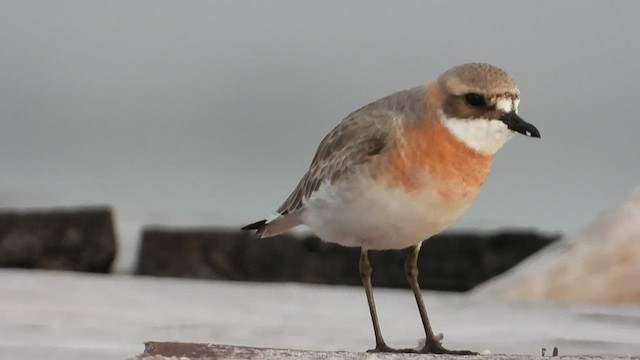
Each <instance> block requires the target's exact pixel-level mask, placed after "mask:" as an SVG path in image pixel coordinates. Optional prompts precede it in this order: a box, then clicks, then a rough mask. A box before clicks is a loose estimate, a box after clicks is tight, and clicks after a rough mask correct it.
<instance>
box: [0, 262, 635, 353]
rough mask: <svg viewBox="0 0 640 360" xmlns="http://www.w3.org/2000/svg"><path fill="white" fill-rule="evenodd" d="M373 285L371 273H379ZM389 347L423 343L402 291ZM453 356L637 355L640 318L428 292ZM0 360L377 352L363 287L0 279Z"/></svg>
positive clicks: (630, 310)
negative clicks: (148, 344) (155, 352)
mask: <svg viewBox="0 0 640 360" xmlns="http://www.w3.org/2000/svg"><path fill="white" fill-rule="evenodd" d="M374 280H375V274H374ZM374 291H375V295H376V301H377V303H378V310H379V313H380V318H381V325H382V331H383V333H384V335H385V337H386V339H387V342H388V343H389V344H390V345H391V346H398V347H400V346H402V347H406V346H409V347H412V346H415V344H416V343H417V341H418V339H419V338H421V337H422V328H421V324H420V320H419V317H418V312H417V309H416V306H415V303H414V301H413V298H412V296H411V293H410V292H409V291H408V290H392V289H374ZM424 295H425V299H426V302H427V308H428V310H429V315H430V317H431V321H432V325H433V327H434V329H435V331H436V332H442V333H444V334H445V338H444V345H445V346H447V347H450V348H468V349H472V350H476V351H482V350H485V349H488V350H490V351H491V352H492V353H494V354H496V353H518V354H531V355H539V354H540V351H541V350H540V349H541V348H543V347H545V348H547V349H548V351H550V349H552V348H553V347H554V346H558V348H559V349H560V354H561V355H568V354H638V353H640V307H617V308H612V307H562V306H556V305H549V304H524V303H514V302H506V301H504V300H496V299H492V298H488V297H484V298H483V297H477V296H476V297H469V296H466V295H464V294H447V293H433V292H425V294H424ZM0 299H2V300H1V301H0V359H14V358H47V359H65V360H73V359H87V358H90V359H98V360H100V359H125V358H127V357H129V356H132V355H135V354H138V353H141V352H142V350H143V342H144V341H148V340H154V341H186V342H207V343H218V344H233V345H246V346H258V347H276V348H294V349H310V350H353V351H363V350H366V349H369V348H371V347H372V346H373V331H372V329H371V323H370V318H369V312H368V309H367V305H366V301H365V295H364V292H363V290H362V289H361V288H359V287H339V286H315V285H299V284H282V283H277V284H274V283H238V282H220V281H201V280H184V279H166V278H162V279H161V278H151V277H134V276H127V275H93V274H80V273H69V272H47V271H25V270H9V269H4V270H0Z"/></svg>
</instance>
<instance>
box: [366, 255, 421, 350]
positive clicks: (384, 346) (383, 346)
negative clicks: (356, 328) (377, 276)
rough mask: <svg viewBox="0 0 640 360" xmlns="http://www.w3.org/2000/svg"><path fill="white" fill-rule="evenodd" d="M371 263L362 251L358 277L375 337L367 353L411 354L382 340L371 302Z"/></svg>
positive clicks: (374, 308) (374, 307)
mask: <svg viewBox="0 0 640 360" xmlns="http://www.w3.org/2000/svg"><path fill="white" fill-rule="evenodd" d="M371 272H372V269H371V263H370V262H369V253H368V251H367V250H366V249H364V248H363V249H362V252H361V253H360V277H361V278H362V285H363V286H364V291H365V293H366V294H367V302H368V303H369V311H370V312H371V321H372V322H373V332H374V333H375V335H376V347H375V349H371V350H369V352H413V350H411V349H393V348H390V347H389V346H387V344H386V343H385V342H384V339H383V338H382V332H381V331H380V323H379V322H378V313H377V311H376V302H375V301H374V300H373V290H372V288H371Z"/></svg>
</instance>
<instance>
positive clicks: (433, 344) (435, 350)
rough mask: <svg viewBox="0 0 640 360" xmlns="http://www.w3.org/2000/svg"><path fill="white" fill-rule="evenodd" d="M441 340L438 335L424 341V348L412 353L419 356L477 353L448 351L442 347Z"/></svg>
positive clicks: (471, 352)
mask: <svg viewBox="0 0 640 360" xmlns="http://www.w3.org/2000/svg"><path fill="white" fill-rule="evenodd" d="M443 338H444V336H443V335H442V334H438V335H436V337H435V338H432V339H426V340H425V343H424V346H422V347H421V348H420V349H418V350H416V351H414V352H417V353H420V354H448V355H478V353H477V352H475V351H470V350H449V349H447V348H445V347H444V346H442V339H443Z"/></svg>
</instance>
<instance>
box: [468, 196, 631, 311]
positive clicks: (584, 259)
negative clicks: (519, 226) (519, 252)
mask: <svg viewBox="0 0 640 360" xmlns="http://www.w3.org/2000/svg"><path fill="white" fill-rule="evenodd" d="M475 292H476V293H477V294H479V295H483V294H490V295H500V296H503V297H506V298H510V299H522V300H544V301H555V302H563V303H572V304H575V303H601V304H623V303H634V304H640V187H639V188H637V189H636V190H635V192H634V193H633V194H632V196H631V197H630V199H629V200H628V201H627V202H626V203H625V204H623V205H622V206H620V207H619V208H618V209H616V210H614V211H611V212H609V213H608V214H606V215H605V216H602V217H601V218H600V219H598V220H596V221H595V222H594V223H593V224H591V225H590V226H588V227H587V228H586V229H585V230H584V231H582V232H581V233H579V234H577V235H576V236H572V237H568V238H565V239H562V240H561V241H558V242H557V243H555V244H553V245H552V246H550V247H548V248H547V249H545V250H543V251H541V252H540V253H539V254H536V255H535V256H533V257H532V258H531V259H528V260H527V261H525V262H523V263H522V264H521V265H520V266H518V267H516V268H514V269H513V270H512V271H510V272H508V273H506V274H504V275H503V276H501V277H499V278H497V279H495V280H493V281H491V282H489V283H487V284H485V285H483V286H481V287H479V288H478V289H477V290H475Z"/></svg>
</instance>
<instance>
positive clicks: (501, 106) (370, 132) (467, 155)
mask: <svg viewBox="0 0 640 360" xmlns="http://www.w3.org/2000/svg"><path fill="white" fill-rule="evenodd" d="M519 102H520V91H519V90H518V88H517V86H516V83H515V82H514V80H513V79H512V78H511V77H510V76H509V75H508V74H507V73H506V72H504V71H503V70H501V69H499V68H497V67H495V66H492V65H489V64H480V63H470V64H464V65H459V66H455V67H453V68H451V69H449V70H448V71H446V72H444V73H443V74H442V75H440V76H439V77H438V78H437V79H436V80H435V81H433V82H431V83H430V84H427V85H425V86H420V87H416V88H412V89H409V90H404V91H400V92H396V93H394V94H391V95H389V96H387V97H384V98H382V99H379V100H377V101H375V102H373V103H371V104H368V105H366V106H364V107H362V108H360V109H358V110H356V111H354V112H352V113H351V114H349V115H348V116H347V117H346V118H344V120H342V122H340V124H338V126H336V127H335V128H334V129H333V130H332V131H331V132H330V133H329V134H328V135H327V136H326V137H325V138H324V139H323V140H322V142H321V143H320V145H319V147H318V149H317V151H316V154H315V156H314V157H313V160H312V162H311V165H310V166H309V169H308V171H307V173H306V174H304V176H303V177H302V179H301V180H300V183H299V184H298V186H297V187H296V188H295V190H294V191H293V192H292V193H291V195H290V196H289V198H287V200H286V201H285V202H284V203H283V204H282V205H281V206H280V207H279V208H278V210H277V212H276V213H275V214H274V215H272V216H270V217H268V218H266V219H265V220H261V221H258V222H255V223H253V224H250V225H247V226H245V227H243V229H245V230H252V229H255V230H257V232H256V235H257V236H258V237H269V236H274V235H278V234H281V233H283V232H285V231H287V230H289V229H291V228H292V227H294V226H297V225H301V224H305V225H307V226H308V227H309V228H311V230H312V231H313V232H314V233H315V234H316V235H318V236H319V237H320V238H321V239H322V240H324V241H327V242H332V243H337V244H340V245H343V246H352V247H360V248H361V256H360V274H361V277H362V284H363V286H364V289H365V292H366V296H367V301H368V304H369V310H370V313H371V320H372V322H373V329H374V333H375V340H376V347H375V348H374V349H373V350H372V351H381V352H392V351H411V350H408V349H401V350H396V349H393V348H390V347H389V346H387V344H386V343H385V341H384V339H383V337H382V333H381V331H380V326H379V323H378V317H377V314H376V306H375V302H374V298H373V292H372V288H371V272H372V267H371V264H370V262H369V258H368V251H369V250H388V249H404V248H408V247H411V248H412V250H411V252H410V255H409V256H408V258H407V260H406V263H405V271H406V275H407V279H408V282H409V284H410V286H411V289H412V290H413V293H414V295H415V298H416V302H417V304H418V310H419V312H420V317H421V319H422V323H423V326H424V330H425V333H426V340H425V343H424V346H423V347H422V348H421V349H418V350H416V351H417V352H424V353H450V354H473V352H471V351H467V350H458V351H456V350H448V349H446V348H444V347H443V346H442V344H441V341H440V338H438V337H437V336H436V335H435V334H434V332H433V330H432V329H431V325H430V323H429V318H428V317H427V311H426V309H425V306H424V302H423V300H422V294H421V292H420V287H419V285H418V267H417V260H418V254H419V251H420V246H421V244H422V242H423V241H424V240H425V239H428V238H429V237H431V236H433V235H435V234H438V233H440V232H441V231H443V230H445V229H446V228H447V227H449V226H450V225H451V224H453V222H454V221H455V220H456V219H458V218H459V217H460V215H462V213H464V212H465V210H467V209H468V208H469V206H471V204H472V203H473V202H474V200H475V199H476V196H477V195H478V193H479V192H480V189H481V188H482V186H483V185H484V183H485V181H486V180H487V177H488V175H489V172H490V170H491V165H492V163H493V160H494V155H495V153H496V152H497V151H498V150H499V149H500V148H501V147H502V146H503V145H504V144H505V143H506V142H507V141H508V140H509V139H511V138H512V137H513V136H514V134H516V133H520V134H523V135H526V136H530V137H536V138H539V137H540V133H539V132H538V130H537V129H536V127H535V126H533V125H531V124H529V123H527V122H526V121H524V120H523V119H522V118H521V117H520V116H519V115H518V104H519Z"/></svg>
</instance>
